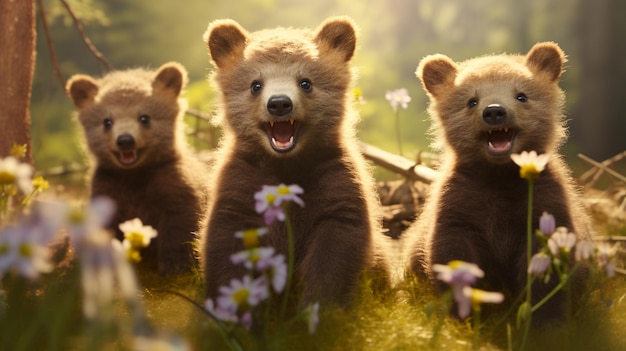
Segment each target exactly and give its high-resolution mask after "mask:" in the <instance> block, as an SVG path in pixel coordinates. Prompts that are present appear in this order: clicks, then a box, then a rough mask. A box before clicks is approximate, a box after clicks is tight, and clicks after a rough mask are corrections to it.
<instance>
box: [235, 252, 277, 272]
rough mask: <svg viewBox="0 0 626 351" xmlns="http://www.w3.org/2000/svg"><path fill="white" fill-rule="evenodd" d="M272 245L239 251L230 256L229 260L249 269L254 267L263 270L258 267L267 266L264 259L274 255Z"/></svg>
mask: <svg viewBox="0 0 626 351" xmlns="http://www.w3.org/2000/svg"><path fill="white" fill-rule="evenodd" d="M274 251H275V250H274V248H273V247H257V248H253V249H250V250H243V251H239V252H237V253H236V254H233V255H231V256H230V261H231V262H232V263H233V264H243V265H244V267H246V268H247V269H249V270H252V269H256V270H258V271H264V270H265V269H260V268H259V267H263V268H267V267H268V265H267V264H266V263H264V261H268V260H270V259H271V258H272V256H273V255H274Z"/></svg>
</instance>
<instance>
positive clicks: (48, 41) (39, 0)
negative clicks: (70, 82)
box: [37, 0, 65, 90]
mask: <svg viewBox="0 0 626 351" xmlns="http://www.w3.org/2000/svg"><path fill="white" fill-rule="evenodd" d="M37 7H39V16H40V17H41V24H42V26H43V32H44V33H45V34H46V44H48V51H49V52H50V59H51V60H52V67H53V68H54V72H55V73H56V75H57V77H58V78H59V80H60V81H61V84H62V85H63V90H65V77H63V73H61V69H60V68H59V62H58V60H57V55H56V53H55V51H54V46H52V37H51V36H50V30H49V29H48V19H47V18H46V11H44V8H43V1H42V0H37Z"/></svg>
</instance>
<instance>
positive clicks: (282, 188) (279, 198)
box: [254, 184, 304, 225]
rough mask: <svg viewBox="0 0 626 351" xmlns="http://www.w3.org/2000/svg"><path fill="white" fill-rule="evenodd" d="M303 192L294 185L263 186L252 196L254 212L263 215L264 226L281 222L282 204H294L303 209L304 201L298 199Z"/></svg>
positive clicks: (282, 216) (282, 214)
mask: <svg viewBox="0 0 626 351" xmlns="http://www.w3.org/2000/svg"><path fill="white" fill-rule="evenodd" d="M303 192H304V191H303V190H302V188H301V187H300V186H298V185H295V184H293V185H289V186H287V185H285V184H280V185H278V186H275V185H263V188H262V189H261V191H259V192H257V193H255V194H254V199H255V200H256V203H255V210H256V212H257V213H262V214H263V218H264V220H265V224H268V225H269V224H271V223H273V222H274V221H275V220H279V221H281V222H282V221H284V220H285V212H284V209H283V205H284V204H286V203H289V202H295V203H297V204H298V205H300V206H301V207H304V201H302V199H301V198H300V197H298V195H299V194H302V193H303Z"/></svg>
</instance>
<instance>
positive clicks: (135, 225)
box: [119, 218, 157, 250]
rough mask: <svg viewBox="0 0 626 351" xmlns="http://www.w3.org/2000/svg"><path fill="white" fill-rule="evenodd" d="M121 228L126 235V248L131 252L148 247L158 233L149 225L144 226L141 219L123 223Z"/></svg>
mask: <svg viewBox="0 0 626 351" xmlns="http://www.w3.org/2000/svg"><path fill="white" fill-rule="evenodd" d="M119 228H120V230H121V231H122V233H124V242H123V244H124V247H125V248H126V249H130V250H138V249H141V248H144V247H148V245H150V240H152V239H153V238H156V236H157V231H156V230H155V229H154V228H152V227H151V226H149V225H143V223H142V222H141V219H139V218H133V219H131V220H128V221H126V222H124V223H121V224H120V225H119Z"/></svg>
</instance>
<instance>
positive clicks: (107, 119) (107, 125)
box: [102, 118, 113, 130]
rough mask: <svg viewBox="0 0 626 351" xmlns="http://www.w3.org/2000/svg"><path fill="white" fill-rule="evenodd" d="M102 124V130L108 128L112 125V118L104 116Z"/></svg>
mask: <svg viewBox="0 0 626 351" xmlns="http://www.w3.org/2000/svg"><path fill="white" fill-rule="evenodd" d="M102 125H104V130H109V129H111V127H112V126H113V120H112V119H110V118H105V119H104V121H102Z"/></svg>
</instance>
